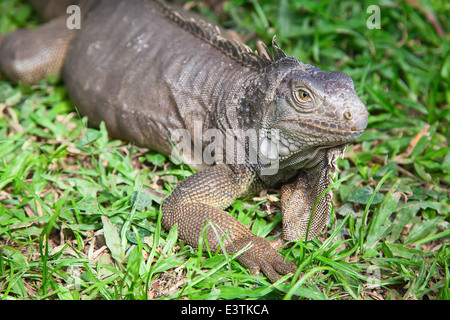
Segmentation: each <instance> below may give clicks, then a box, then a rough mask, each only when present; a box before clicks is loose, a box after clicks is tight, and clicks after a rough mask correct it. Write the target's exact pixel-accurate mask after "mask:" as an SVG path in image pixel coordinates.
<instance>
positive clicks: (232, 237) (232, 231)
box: [162, 164, 296, 281]
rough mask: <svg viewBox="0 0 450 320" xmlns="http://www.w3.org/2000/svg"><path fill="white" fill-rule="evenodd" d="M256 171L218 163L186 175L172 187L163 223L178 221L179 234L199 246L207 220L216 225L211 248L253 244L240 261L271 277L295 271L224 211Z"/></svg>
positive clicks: (229, 250)
mask: <svg viewBox="0 0 450 320" xmlns="http://www.w3.org/2000/svg"><path fill="white" fill-rule="evenodd" d="M253 179H254V178H253V174H252V173H251V172H250V170H249V169H247V168H246V167H245V166H234V167H230V166H227V165H222V164H220V165H216V166H214V167H211V168H208V169H206V170H203V171H200V172H197V173H196V174H193V175H192V176H190V177H188V178H186V179H185V180H183V181H182V182H180V183H179V185H178V186H177V187H176V188H175V189H174V190H173V192H172V193H171V194H170V195H169V196H168V197H167V198H166V200H165V201H164V203H163V205H162V214H163V216H162V225H163V227H164V228H166V229H170V228H172V227H173V226H174V225H175V224H176V225H178V236H179V238H180V239H182V240H183V241H185V242H186V243H187V244H189V245H190V246H193V247H197V246H198V243H199V239H200V237H202V231H203V228H204V226H205V223H206V221H210V222H212V224H213V225H215V226H216V227H215V228H214V229H215V230H214V229H213V227H211V226H207V228H206V236H207V241H208V245H209V247H210V249H211V250H217V249H220V241H223V247H224V248H225V250H226V252H227V254H234V253H236V252H238V251H239V250H241V249H242V248H244V247H245V246H247V245H248V244H250V248H249V249H247V250H246V251H245V252H244V253H243V254H241V255H240V256H239V257H238V258H237V261H239V262H240V263H241V264H242V265H243V266H245V267H246V268H248V269H250V271H251V272H252V274H257V273H259V271H260V270H261V271H262V272H263V273H264V274H265V275H266V276H267V277H268V278H269V279H270V280H271V281H276V280H277V279H279V278H280V276H279V274H278V273H280V274H288V273H290V272H291V273H294V272H295V270H296V266H295V264H294V263H292V262H291V261H289V260H286V261H284V260H285V258H284V256H283V255H281V254H280V253H278V252H277V251H276V250H275V249H274V248H272V247H271V245H270V244H269V242H268V241H267V240H265V239H264V238H262V237H259V236H257V235H255V234H253V233H252V232H251V231H250V230H249V229H248V228H247V227H245V226H244V225H243V224H242V223H241V222H239V221H238V220H236V219H235V218H233V217H232V216H230V215H229V214H228V213H226V212H225V211H223V209H225V208H227V207H228V206H229V205H230V204H231V203H232V202H233V200H235V199H236V198H238V197H242V196H244V195H246V194H247V193H248V192H249V191H250V188H251V186H252V183H253Z"/></svg>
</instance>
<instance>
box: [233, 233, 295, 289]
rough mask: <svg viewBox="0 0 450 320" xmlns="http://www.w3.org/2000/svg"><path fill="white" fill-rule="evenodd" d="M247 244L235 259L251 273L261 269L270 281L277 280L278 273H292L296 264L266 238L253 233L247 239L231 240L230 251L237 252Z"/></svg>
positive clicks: (255, 273)
mask: <svg viewBox="0 0 450 320" xmlns="http://www.w3.org/2000/svg"><path fill="white" fill-rule="evenodd" d="M246 246H248V249H247V250H245V251H244V253H242V254H241V255H240V256H239V257H238V258H237V259H236V260H237V261H239V263H240V264H242V265H243V266H244V267H246V268H247V269H249V270H250V272H251V273H252V274H253V275H258V274H259V273H260V271H262V272H263V273H264V274H265V275H266V276H267V277H268V278H269V279H270V281H272V282H275V281H277V280H279V279H280V278H281V277H280V274H281V275H286V274H289V273H292V274H294V273H295V271H296V270H297V266H296V265H295V264H294V263H293V262H291V261H289V260H287V259H286V258H285V257H284V256H283V255H282V254H280V253H279V252H278V251H276V250H275V249H274V248H273V247H272V246H271V244H270V242H269V241H267V240H266V239H264V238H262V237H259V236H257V235H253V236H252V237H250V238H248V239H243V240H238V241H235V242H233V244H232V251H234V252H238V251H239V250H241V249H242V248H244V247H246Z"/></svg>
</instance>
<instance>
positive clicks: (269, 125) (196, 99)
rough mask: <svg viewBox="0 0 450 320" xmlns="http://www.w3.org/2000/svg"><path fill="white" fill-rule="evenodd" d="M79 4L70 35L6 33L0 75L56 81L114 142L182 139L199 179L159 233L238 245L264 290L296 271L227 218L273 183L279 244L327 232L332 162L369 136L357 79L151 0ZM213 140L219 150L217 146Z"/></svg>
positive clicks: (46, 28) (221, 246)
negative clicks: (251, 43) (255, 44)
mask: <svg viewBox="0 0 450 320" xmlns="http://www.w3.org/2000/svg"><path fill="white" fill-rule="evenodd" d="M34 2H39V5H41V8H42V2H45V3H48V1H41V0H34ZM58 2H59V3H60V5H61V0H58ZM64 3H66V4H67V2H64ZM78 4H79V6H80V8H81V23H80V26H81V29H79V30H77V29H73V30H71V29H68V28H67V19H68V15H67V14H65V15H63V16H61V17H59V18H58V17H57V18H55V19H53V20H51V21H50V22H48V23H47V24H45V25H43V26H41V27H39V28H37V29H36V30H32V31H29V30H17V31H14V32H12V33H10V34H8V35H6V36H4V37H2V38H1V44H0V66H1V69H2V71H3V72H4V73H5V74H6V75H7V76H9V77H10V78H11V79H13V80H16V81H23V82H27V83H32V82H36V81H37V80H38V79H40V78H42V77H45V76H47V75H49V74H56V75H58V74H61V75H62V77H63V79H64V81H65V84H66V86H67V90H68V93H69V95H70V97H71V99H72V100H73V102H74V104H75V106H76V107H77V108H78V110H80V111H81V113H82V114H84V115H86V116H87V117H88V119H89V121H90V122H91V123H92V124H93V125H98V124H99V123H100V122H101V121H104V122H105V123H106V126H107V129H108V131H109V133H110V134H111V135H112V136H113V137H118V138H121V139H124V140H129V141H132V142H134V143H136V144H138V145H140V146H144V147H148V148H150V149H153V150H157V151H159V152H161V153H164V154H166V155H169V154H173V150H174V149H173V146H174V143H175V142H176V141H171V139H174V140H175V138H177V137H178V138H180V137H185V138H186V137H187V138H186V139H188V140H187V141H188V144H187V145H186V141H184V144H183V145H181V144H180V145H177V146H178V149H182V148H181V147H180V146H184V147H186V146H189V147H192V148H194V149H196V150H195V151H194V152H193V153H192V154H194V155H192V154H191V156H190V157H191V158H189V152H188V151H189V150H187V149H184V150H181V151H183V154H182V155H181V156H182V157H183V159H184V160H185V161H187V162H189V161H191V162H190V163H191V165H192V166H193V167H194V168H195V169H197V170H198V171H197V172H196V173H195V174H193V175H191V176H189V177H188V178H186V179H185V180H183V181H181V182H180V183H179V184H178V185H177V187H176V188H175V189H174V190H173V191H172V192H171V193H170V195H169V196H168V197H167V198H166V199H165V200H164V202H163V204H162V225H163V227H164V228H166V229H170V228H172V227H173V226H175V225H177V226H178V236H179V238H180V239H182V240H183V241H185V242H186V243H187V244H188V245H191V246H193V247H197V246H198V244H199V241H202V240H201V239H203V241H204V240H207V243H205V244H207V245H208V246H209V248H210V249H211V250H222V251H225V252H226V253H227V254H235V253H238V252H239V251H241V250H242V249H245V250H244V252H243V253H242V254H240V255H239V256H238V257H237V260H238V261H239V262H240V263H241V264H242V265H243V266H245V267H246V268H248V269H250V271H251V272H252V273H253V274H258V273H259V272H260V271H262V272H263V273H264V274H265V275H266V276H267V277H268V278H269V279H270V280H271V281H275V280H277V279H279V278H280V274H281V275H284V274H288V273H292V272H295V270H296V265H295V264H294V263H293V262H291V261H289V260H286V259H285V257H284V256H283V255H282V254H280V253H279V252H278V251H277V250H276V249H275V248H274V247H272V245H271V243H269V242H268V241H267V240H266V239H264V238H262V237H260V236H257V235H255V234H254V233H252V232H251V231H250V230H249V229H248V228H247V227H246V226H244V225H243V224H242V223H241V222H239V221H238V220H237V219H235V218H233V217H232V216H231V215H229V214H228V213H227V212H225V211H224V210H225V209H226V208H227V207H229V206H230V204H231V203H232V202H233V201H234V200H235V199H237V198H241V197H245V196H247V195H251V194H255V193H257V192H259V191H261V190H262V189H264V188H268V187H277V186H278V187H281V207H282V216H283V223H282V226H283V236H282V237H283V239H284V240H285V241H296V240H299V239H300V237H302V238H303V239H305V238H307V239H312V238H314V237H316V236H317V235H318V234H319V233H320V232H321V231H322V230H323V229H324V227H325V225H326V221H327V218H328V214H329V210H330V205H331V193H330V192H329V191H327V188H328V187H329V185H330V182H331V179H330V174H331V173H332V172H334V171H335V169H336V159H337V158H338V157H339V156H340V155H341V154H342V153H343V150H344V148H345V147H346V146H347V145H348V144H350V143H352V142H354V141H355V140H356V139H357V138H358V137H359V136H360V135H361V134H362V132H363V131H364V129H365V128H366V126H367V119H368V112H367V109H366V107H365V106H364V104H363V103H362V102H361V101H360V99H359V98H358V96H357V94H356V92H355V90H354V85H353V81H352V79H351V78H350V77H349V76H348V75H347V74H345V73H342V72H335V71H323V70H321V69H319V68H317V67H314V66H311V65H308V64H304V63H302V62H301V61H299V60H298V59H296V58H294V57H289V56H287V55H286V54H285V53H284V52H283V51H282V50H281V49H280V47H279V45H278V44H277V42H276V41H275V38H274V40H273V42H272V52H271V51H270V50H269V49H268V48H267V47H266V46H265V45H263V44H260V46H259V51H260V52H259V53H257V52H256V51H252V50H251V49H249V48H248V47H247V46H245V45H244V44H241V43H239V42H237V41H235V40H231V39H229V37H227V36H226V35H224V34H223V32H222V31H221V30H220V29H219V28H218V27H217V26H215V25H213V24H211V23H208V22H205V21H203V20H202V19H199V18H192V15H191V14H190V13H186V12H183V11H178V10H174V9H171V8H170V7H169V6H168V5H167V4H165V3H163V2H160V1H159V0H153V1H150V0H93V1H92V0H81V1H80V2H78ZM48 8H49V7H44V11H45V10H47V11H48ZM50 8H51V7H50ZM52 15H53V16H56V14H54V13H52ZM207 133H213V135H209V136H208V137H207V138H205V137H204V135H207ZM183 134H186V135H185V136H183ZM220 135H222V136H221V137H220ZM212 136H214V138H213V137H212ZM230 137H231V138H230ZM219 138H222V139H224V141H225V142H224V144H223V145H222V147H223V148H222V149H221V148H218V147H217V146H220V144H214V146H215V147H216V148H212V147H211V142H212V141H213V140H214V139H219ZM180 140H182V139H181V138H180ZM215 142H218V141H215ZM208 148H210V149H208ZM211 149H214V150H213V151H211ZM198 151H199V152H200V155H202V157H203V156H205V154H206V153H205V152H206V151H211V152H210V153H208V154H209V155H210V157H209V158H208V159H210V160H211V159H212V161H202V162H198V163H196V162H195V161H194V162H193V161H192V157H195V155H196V154H197V155H198ZM196 152H197V153H196ZM186 155H188V156H186ZM202 159H203V160H205V159H204V157H203V158H202ZM321 195H322V196H321ZM313 209H314V213H313V214H311V213H312V212H313ZM205 234H206V239H204V235H205ZM202 237H203V238H202ZM203 247H205V246H203Z"/></svg>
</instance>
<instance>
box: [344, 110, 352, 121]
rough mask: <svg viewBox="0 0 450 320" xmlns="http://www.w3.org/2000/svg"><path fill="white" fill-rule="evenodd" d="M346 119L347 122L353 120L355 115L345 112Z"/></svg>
mask: <svg viewBox="0 0 450 320" xmlns="http://www.w3.org/2000/svg"><path fill="white" fill-rule="evenodd" d="M344 118H345V119H347V120H352V119H353V115H352V113H351V112H350V111H345V112H344Z"/></svg>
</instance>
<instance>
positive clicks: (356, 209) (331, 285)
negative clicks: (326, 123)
mask: <svg viewBox="0 0 450 320" xmlns="http://www.w3.org/2000/svg"><path fill="white" fill-rule="evenodd" d="M369 4H370V3H363V2H359V1H345V2H344V1H343V2H340V1H333V0H327V1H320V2H316V1H287V0H281V1H278V2H275V1H246V0H233V1H229V2H227V3H226V4H225V6H224V10H223V11H222V12H221V13H220V14H219V19H218V21H220V23H222V24H223V25H225V26H226V27H228V28H233V29H235V30H237V31H238V32H239V33H240V34H241V35H244V36H245V35H250V36H249V37H247V38H246V40H248V43H249V44H250V45H251V46H254V45H255V43H256V39H262V40H263V41H264V42H265V43H270V41H271V39H272V37H273V35H275V34H276V35H277V40H278V42H279V44H280V46H281V47H282V48H283V49H284V50H285V51H286V52H287V53H288V54H289V55H294V56H296V57H298V58H300V59H301V60H302V61H303V62H305V63H310V64H314V65H317V66H319V67H321V68H322V69H324V70H340V71H344V72H346V73H348V74H349V75H350V76H352V78H353V79H354V82H355V87H356V91H357V92H358V94H359V95H360V97H361V99H362V100H363V101H364V102H365V103H366V105H367V106H368V109H369V112H370V118H369V127H368V129H367V131H366V132H365V133H364V135H363V136H362V137H361V138H360V139H359V141H358V143H356V144H354V145H353V146H351V147H349V148H347V151H346V157H345V159H340V160H339V167H340V172H339V174H338V176H337V177H335V180H336V181H338V180H339V179H340V178H343V179H342V180H343V181H339V182H337V183H336V184H335V187H334V189H335V190H334V207H333V210H332V212H331V214H330V223H329V228H328V232H327V234H325V235H323V236H321V237H319V238H318V239H314V240H311V241H308V242H306V243H303V242H299V243H296V244H295V245H294V246H293V247H292V248H290V249H286V250H284V251H282V253H283V254H284V255H285V256H287V257H288V258H289V259H291V260H293V261H294V262H295V263H296V264H297V265H298V267H299V269H298V272H297V274H295V275H293V276H286V277H283V278H282V279H281V280H280V281H279V282H277V283H275V284H271V283H269V282H268V280H267V279H266V278H265V277H264V276H263V275H260V276H259V277H258V278H255V277H253V276H251V275H250V274H249V272H248V271H247V270H246V269H244V268H243V267H241V266H240V265H239V264H238V263H236V262H235V261H234V260H233V257H228V256H224V255H219V254H216V253H214V252H210V253H206V254H201V253H199V252H198V251H197V250H194V249H192V248H190V247H188V246H185V245H184V244H183V243H182V242H179V241H177V240H176V236H177V233H176V230H172V231H170V232H168V231H166V230H162V229H161V226H160V203H161V199H162V197H164V196H165V195H166V194H167V193H168V192H170V190H171V189H173V188H174V187H175V186H176V184H177V182H178V181H180V180H182V179H184V178H185V177H186V176H188V175H190V174H192V171H191V170H190V169H189V168H187V167H183V166H181V167H180V166H175V165H174V164H172V163H170V162H169V161H168V160H167V159H166V158H165V157H164V156H161V155H159V154H156V153H153V152H148V151H146V150H144V149H140V148H137V147H134V146H132V145H130V144H124V143H123V142H121V141H118V140H111V139H109V138H108V135H107V132H106V130H105V128H104V127H103V126H102V127H100V128H99V129H92V128H88V126H87V120H86V119H85V118H80V117H79V116H78V115H77V113H76V112H75V109H74V107H73V105H72V104H71V102H70V100H69V98H68V96H67V94H66V91H65V88H64V86H63V84H61V83H59V82H56V81H53V80H51V79H50V80H48V81H42V82H41V83H40V84H39V85H35V86H31V87H30V86H26V85H20V84H19V85H17V84H13V83H11V82H8V81H7V80H6V79H4V78H3V79H0V113H1V117H0V141H1V143H0V298H1V299H158V298H162V299H291V298H300V299H449V298H450V291H449V282H450V275H449V263H450V246H449V239H450V229H449V222H450V219H449V217H450V201H449V192H450V191H449V184H450V146H449V144H448V141H449V136H450V133H449V122H450V121H449V120H450V108H449V101H450V90H449V83H450V79H449V77H450V59H449V42H448V39H449V35H448V33H446V35H444V36H440V35H439V34H438V32H437V31H436V29H435V27H434V26H433V25H432V23H430V22H429V21H427V20H426V18H425V15H424V12H423V11H427V12H428V13H430V14H431V15H432V16H434V17H435V18H436V19H437V21H439V23H440V24H441V26H442V28H443V30H444V31H447V30H448V18H447V17H448V16H449V15H450V5H449V4H448V3H447V2H446V1H438V0H435V1H430V2H426V1H419V4H420V7H419V8H418V7H413V6H411V5H410V4H408V3H407V2H403V1H387V2H383V3H382V4H380V9H381V23H380V26H381V29H373V30H370V29H368V28H367V27H366V20H367V19H368V17H369V16H370V14H367V13H366V9H367V7H368V6H369ZM0 6H1V7H2V12H5V14H2V17H1V18H0V33H5V32H7V31H10V30H13V29H15V28H17V27H23V26H36V25H38V23H39V20H38V18H37V17H36V16H35V15H34V13H33V11H32V10H31V9H30V7H29V6H27V5H24V4H23V3H22V2H21V1H19V0H4V1H2V2H1V3H0ZM3 9H5V11H3ZM199 10H200V11H201V12H202V13H203V14H205V15H207V16H208V17H209V18H212V19H216V18H215V17H214V15H213V14H212V11H210V10H209V9H207V8H205V7H200V8H199ZM155 190H156V191H155ZM256 196H258V195H255V197H254V198H248V199H243V200H238V201H236V202H235V203H234V204H233V206H232V207H231V208H230V210H229V211H230V213H231V214H232V215H233V216H235V217H236V218H238V219H239V220H241V221H242V222H243V223H244V224H246V225H248V226H249V227H250V228H251V229H252V230H253V232H255V233H257V234H259V235H262V236H269V238H270V237H272V236H273V235H272V234H271V233H272V232H273V231H274V232H275V233H276V232H277V230H279V225H280V221H281V212H280V208H279V201H278V199H279V194H278V192H276V191H270V192H269V193H268V195H264V194H263V195H259V196H258V197H256ZM255 283H257V286H255Z"/></svg>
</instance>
